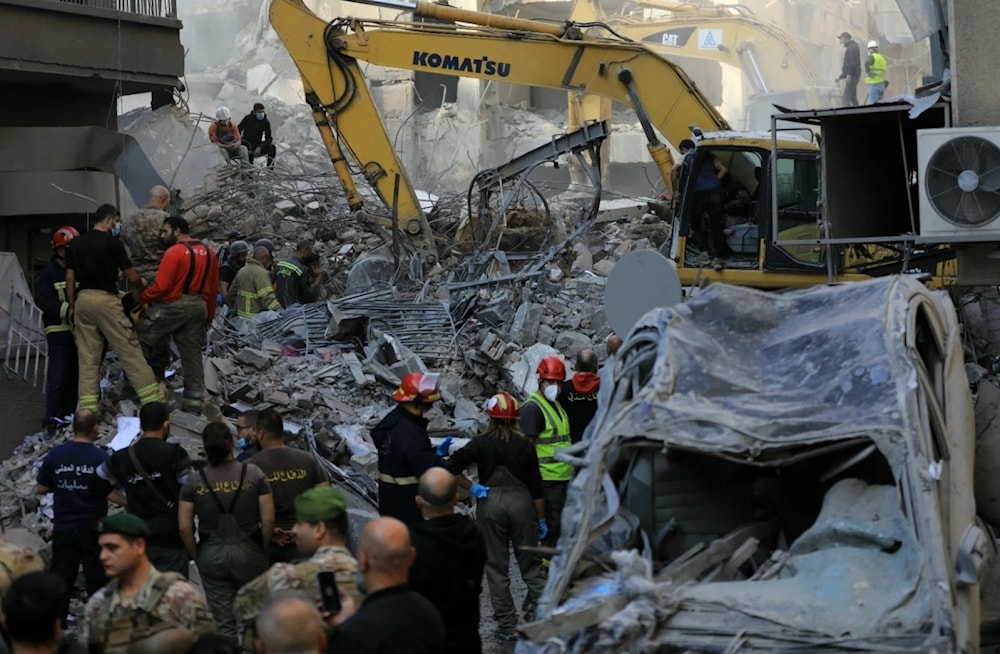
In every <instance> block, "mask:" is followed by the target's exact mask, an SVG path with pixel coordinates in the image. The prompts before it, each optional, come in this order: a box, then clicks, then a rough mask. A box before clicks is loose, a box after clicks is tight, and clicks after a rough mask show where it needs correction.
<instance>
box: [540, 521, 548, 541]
mask: <svg viewBox="0 0 1000 654" xmlns="http://www.w3.org/2000/svg"><path fill="white" fill-rule="evenodd" d="M548 535H549V523H547V522H545V518H539V519H538V542H539V543H540V542H542V541H543V540H545V537H546V536H548Z"/></svg>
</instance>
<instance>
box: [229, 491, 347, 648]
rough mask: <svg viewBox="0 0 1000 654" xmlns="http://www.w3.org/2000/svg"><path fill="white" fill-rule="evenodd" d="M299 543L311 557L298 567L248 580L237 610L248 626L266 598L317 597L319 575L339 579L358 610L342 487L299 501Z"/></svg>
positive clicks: (275, 568)
mask: <svg viewBox="0 0 1000 654" xmlns="http://www.w3.org/2000/svg"><path fill="white" fill-rule="evenodd" d="M292 530H293V531H294V532H295V543H296V545H297V546H298V549H299V552H301V553H302V554H303V555H305V556H307V557H309V558H308V559H306V560H304V561H301V562H299V563H294V564H293V563H276V564H274V565H272V566H271V567H270V568H269V569H268V571H267V572H265V573H264V574H262V575H260V576H259V577H257V578H255V579H254V580H253V581H251V582H249V583H248V584H246V585H245V586H243V588H241V589H240V590H239V592H238V593H237V594H236V601H235V603H234V604H233V608H234V610H235V612H236V616H237V617H238V618H239V619H240V620H241V621H243V622H244V623H245V624H251V623H252V621H253V620H254V619H255V618H256V617H257V615H258V613H259V611H260V607H261V605H262V604H263V603H264V600H266V599H267V597H268V596H269V595H270V594H271V593H274V592H277V591H281V590H301V591H303V592H304V593H305V594H306V596H308V597H310V598H315V599H319V598H320V590H319V583H318V582H317V579H316V573H318V572H324V571H329V572H333V573H334V574H335V575H336V579H337V588H339V589H340V590H341V591H343V592H346V593H347V594H348V595H350V596H351V597H352V598H353V599H354V602H355V603H356V604H357V605H359V606H360V604H361V600H362V599H363V595H362V594H361V593H360V592H359V591H358V588H357V585H356V583H355V575H356V574H357V571H358V562H357V561H356V560H355V558H354V557H353V556H352V555H351V553H350V552H349V551H348V550H347V533H348V531H347V500H346V499H345V498H344V493H343V492H342V491H341V490H340V489H338V488H332V487H330V486H320V487H318V488H310V489H309V490H307V491H305V492H304V493H302V494H301V495H299V496H298V497H296V498H295V525H294V526H293V527H292ZM243 637H244V644H248V643H252V642H253V635H252V633H249V634H248V633H244V635H243Z"/></svg>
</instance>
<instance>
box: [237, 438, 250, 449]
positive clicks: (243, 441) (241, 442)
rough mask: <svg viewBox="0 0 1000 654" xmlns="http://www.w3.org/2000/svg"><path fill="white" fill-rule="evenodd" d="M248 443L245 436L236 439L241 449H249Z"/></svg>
mask: <svg viewBox="0 0 1000 654" xmlns="http://www.w3.org/2000/svg"><path fill="white" fill-rule="evenodd" d="M248 444H249V443H247V439H245V438H241V439H240V440H238V441H236V447H238V448H240V449H241V450H245V449H247V445H248Z"/></svg>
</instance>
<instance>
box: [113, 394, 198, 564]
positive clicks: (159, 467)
mask: <svg viewBox="0 0 1000 654" xmlns="http://www.w3.org/2000/svg"><path fill="white" fill-rule="evenodd" d="M139 426H140V427H141V429H142V436H141V437H140V438H139V439H138V440H137V441H136V442H135V443H133V444H132V445H131V446H129V447H128V448H127V449H124V450H119V451H118V452H115V453H114V454H112V455H111V458H110V459H109V460H108V461H107V462H105V463H104V465H102V466H101V467H100V468H98V470H97V477H98V478H97V481H96V482H95V491H96V492H97V493H98V494H99V495H101V496H102V497H103V496H108V498H109V499H112V500H114V494H113V491H114V489H119V490H123V491H124V492H125V500H126V501H127V503H128V511H129V513H131V514H133V515H136V516H138V517H140V518H142V519H143V520H145V521H146V524H148V525H149V532H150V533H149V537H147V538H146V555H147V556H148V557H149V561H150V563H152V564H153V567H154V568H156V569H157V570H159V571H160V572H179V573H180V574H182V575H184V576H185V577H186V576H187V574H188V555H187V552H186V551H185V550H184V543H183V542H182V541H181V536H180V532H179V531H178V530H177V498H178V497H179V495H180V491H181V486H182V485H184V481H185V479H186V478H187V475H188V474H189V473H190V472H191V460H190V459H189V458H188V454H187V452H185V451H184V448H183V447H181V446H180V445H177V444H176V443H167V442H166V440H167V438H168V437H169V435H170V415H169V412H168V411H167V407H166V405H165V404H163V402H151V403H149V404H147V405H145V406H144V407H142V409H141V410H140V411H139ZM137 464H138V465H137ZM140 468H141V469H140Z"/></svg>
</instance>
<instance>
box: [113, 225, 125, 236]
mask: <svg viewBox="0 0 1000 654" xmlns="http://www.w3.org/2000/svg"><path fill="white" fill-rule="evenodd" d="M111 235H112V236H114V237H115V238H118V237H119V236H121V235H122V224H121V223H115V224H114V225H112V227H111Z"/></svg>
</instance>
